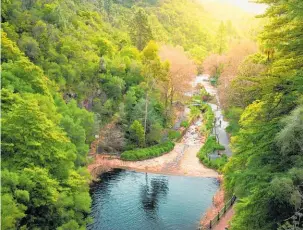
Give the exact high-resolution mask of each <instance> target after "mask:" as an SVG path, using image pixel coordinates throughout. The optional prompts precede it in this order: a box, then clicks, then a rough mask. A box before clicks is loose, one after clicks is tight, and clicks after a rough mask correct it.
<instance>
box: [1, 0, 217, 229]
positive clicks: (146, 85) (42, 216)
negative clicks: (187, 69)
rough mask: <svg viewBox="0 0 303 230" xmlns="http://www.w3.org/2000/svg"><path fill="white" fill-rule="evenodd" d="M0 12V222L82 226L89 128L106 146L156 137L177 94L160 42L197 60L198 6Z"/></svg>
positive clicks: (201, 34) (5, 5) (23, 6)
mask: <svg viewBox="0 0 303 230" xmlns="http://www.w3.org/2000/svg"><path fill="white" fill-rule="evenodd" d="M1 19H2V20H1V22H2V31H1V35H2V41H1V42H2V50H1V52H2V53H1V54H2V55H1V61H2V65H1V68H2V92H1V93H2V166H1V171H2V213H1V214H2V221H1V224H2V228H3V229H19V228H28V229H35V228H43V229H56V228H58V229H84V228H85V226H86V224H87V223H88V222H89V218H88V214H89V211H90V197H89V193H88V189H89V188H88V181H89V176H88V173H87V171H86V169H85V166H86V164H87V153H88V151H89V145H90V143H91V142H92V141H93V140H94V135H95V134H98V133H100V132H101V133H102V132H103V134H104V135H105V136H106V137H108V140H105V143H101V146H102V148H103V150H105V151H122V150H125V149H133V148H136V147H142V146H150V145H154V144H157V143H159V142H160V141H161V140H160V139H161V137H162V133H163V130H164V129H165V128H167V127H169V126H170V124H171V121H172V118H173V113H172V104H171V103H167V102H168V98H171V101H173V99H174V97H173V96H172V95H171V92H172V90H171V89H170V83H169V80H168V79H169V78H168V75H169V64H168V63H167V62H162V61H161V60H160V57H159V56H158V50H159V45H161V44H164V43H171V44H173V45H181V46H183V47H184V49H185V51H189V52H190V55H191V56H192V57H194V58H195V59H196V60H197V61H198V60H199V61H201V60H202V59H203V58H204V57H205V56H206V55H207V53H208V52H210V51H211V49H212V45H211V44H212V42H211V41H210V39H209V38H210V37H211V36H212V35H211V33H210V32H209V30H207V29H206V28H207V26H205V25H204V23H205V22H204V21H203V20H202V19H203V8H202V6H200V5H197V4H196V3H195V2H191V1H184V0H178V1H140V2H137V1H102V0H100V1H72V0H63V1H55V0H54V1H27V0H24V1H9V0H8V1H3V2H2V14H1ZM209 22H211V20H209ZM208 28H209V27H208ZM152 40H156V41H157V42H158V44H157V43H156V42H153V41H152ZM194 44H195V46H196V47H194V46H193V45H194ZM179 50H180V52H179V51H178V52H179V53H180V55H183V56H184V57H185V58H188V57H187V56H188V54H186V53H185V52H184V51H182V49H179ZM108 124H113V125H112V126H111V128H110V129H103V127H106V125H108ZM134 124H135V125H134ZM108 132H110V133H108ZM42 226H43V227H42Z"/></svg>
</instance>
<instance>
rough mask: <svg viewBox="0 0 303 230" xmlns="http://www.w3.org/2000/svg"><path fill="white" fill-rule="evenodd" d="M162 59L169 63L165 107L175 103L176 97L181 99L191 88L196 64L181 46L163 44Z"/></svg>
mask: <svg viewBox="0 0 303 230" xmlns="http://www.w3.org/2000/svg"><path fill="white" fill-rule="evenodd" d="M159 55H160V57H161V60H162V61H167V62H168V63H169V73H168V75H167V79H166V81H165V85H164V94H165V107H166V108H167V107H168V104H167V102H168V101H169V102H170V106H172V105H173V102H174V100H175V99H181V98H183V97H184V94H185V93H186V92H188V91H189V90H190V89H191V81H192V80H193V78H194V76H195V74H196V66H195V64H194V63H193V61H192V60H191V59H190V58H189V57H188V56H187V55H186V53H185V52H184V50H183V49H182V48H181V47H172V46H162V47H161V50H160V54H159Z"/></svg>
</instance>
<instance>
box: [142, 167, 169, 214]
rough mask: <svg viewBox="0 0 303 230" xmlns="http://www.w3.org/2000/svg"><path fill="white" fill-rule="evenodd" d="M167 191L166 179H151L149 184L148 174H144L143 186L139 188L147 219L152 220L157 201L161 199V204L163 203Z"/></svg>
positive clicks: (155, 212) (157, 204)
mask: <svg viewBox="0 0 303 230" xmlns="http://www.w3.org/2000/svg"><path fill="white" fill-rule="evenodd" d="M168 190H169V189H168V179H167V178H165V177H159V178H151V179H150V182H149V179H148V174H147V173H146V174H145V184H143V185H142V187H141V188H140V197H141V203H142V208H143V209H144V211H145V212H146V213H147V214H148V216H149V217H152V218H154V217H155V215H157V209H158V207H159V200H160V199H161V202H163V199H164V198H165V196H166V195H167V193H168Z"/></svg>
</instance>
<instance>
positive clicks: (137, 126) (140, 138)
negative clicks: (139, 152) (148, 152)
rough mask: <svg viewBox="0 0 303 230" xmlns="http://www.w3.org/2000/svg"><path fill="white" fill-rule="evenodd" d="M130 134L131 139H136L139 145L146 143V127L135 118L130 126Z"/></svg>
mask: <svg viewBox="0 0 303 230" xmlns="http://www.w3.org/2000/svg"><path fill="white" fill-rule="evenodd" d="M130 135H131V136H130V139H131V140H134V141H135V142H136V143H137V144H138V146H140V147H143V146H144V145H145V136H144V127H143V126H142V124H141V123H140V122H139V121H137V120H135V121H134V122H133V124H132V125H131V126H130Z"/></svg>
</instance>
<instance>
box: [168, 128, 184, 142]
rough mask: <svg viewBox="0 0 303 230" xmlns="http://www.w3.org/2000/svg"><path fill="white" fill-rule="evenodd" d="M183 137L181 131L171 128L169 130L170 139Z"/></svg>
mask: <svg viewBox="0 0 303 230" xmlns="http://www.w3.org/2000/svg"><path fill="white" fill-rule="evenodd" d="M180 137H181V133H180V132H179V131H176V130H169V131H168V139H169V140H170V141H175V140H178V139H179V138H180Z"/></svg>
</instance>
